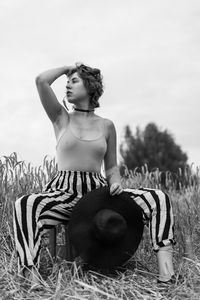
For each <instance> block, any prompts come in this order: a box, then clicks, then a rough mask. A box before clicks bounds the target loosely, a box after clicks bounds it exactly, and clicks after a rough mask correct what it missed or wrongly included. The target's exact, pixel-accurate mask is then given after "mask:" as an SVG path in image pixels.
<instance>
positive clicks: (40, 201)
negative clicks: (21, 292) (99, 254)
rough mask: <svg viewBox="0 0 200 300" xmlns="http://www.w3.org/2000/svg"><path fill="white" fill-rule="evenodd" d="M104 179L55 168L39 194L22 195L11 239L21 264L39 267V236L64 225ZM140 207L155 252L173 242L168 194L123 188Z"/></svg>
mask: <svg viewBox="0 0 200 300" xmlns="http://www.w3.org/2000/svg"><path fill="white" fill-rule="evenodd" d="M106 185H107V181H106V179H105V178H104V177H103V176H102V175H101V174H100V173H95V172H82V171H58V173H57V174H56V176H55V177H54V178H53V179H52V180H51V181H50V182H49V183H48V184H47V185H46V186H45V188H44V190H43V191H42V192H41V193H34V194H30V195H26V196H22V197H20V198H19V199H17V200H16V202H15V205H14V222H13V223H14V238H15V244H16V250H17V254H18V259H19V265H20V266H21V267H22V268H23V267H31V266H33V265H36V266H38V263H39V256H40V250H41V237H42V235H43V234H44V233H45V232H46V231H47V230H48V229H50V228H52V227H54V226H56V225H58V224H67V223H68V221H69V218H70V215H71V213H72V210H73V207H74V206H75V205H76V203H77V201H78V200H79V199H80V198H81V197H82V196H83V195H84V194H86V193H87V192H89V191H91V190H94V189H97V188H100V187H103V186H106ZM125 191H126V192H128V193H129V194H130V196H131V197H132V199H133V201H136V202H137V204H139V205H140V206H141V207H142V209H143V215H144V218H145V220H148V221H149V223H150V233H151V239H152V245H153V248H154V250H155V251H157V250H158V249H159V248H160V247H162V246H164V245H168V244H170V243H174V239H173V214H172V208H171V204H170V200H169V198H168V196H167V195H166V194H165V193H163V192H162V191H160V190H153V189H137V190H135V189H126V190H125Z"/></svg>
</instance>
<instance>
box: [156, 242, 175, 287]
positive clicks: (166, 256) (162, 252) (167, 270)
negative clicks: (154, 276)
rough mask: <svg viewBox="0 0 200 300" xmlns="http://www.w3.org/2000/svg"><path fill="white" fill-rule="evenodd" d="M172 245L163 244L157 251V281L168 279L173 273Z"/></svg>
mask: <svg viewBox="0 0 200 300" xmlns="http://www.w3.org/2000/svg"><path fill="white" fill-rule="evenodd" d="M172 258H173V248H172V245H168V246H164V247H161V248H160V249H159V251H158V252H157V259H158V270H159V279H158V282H167V281H170V280H171V278H172V277H173V275H174V267H173V262H172Z"/></svg>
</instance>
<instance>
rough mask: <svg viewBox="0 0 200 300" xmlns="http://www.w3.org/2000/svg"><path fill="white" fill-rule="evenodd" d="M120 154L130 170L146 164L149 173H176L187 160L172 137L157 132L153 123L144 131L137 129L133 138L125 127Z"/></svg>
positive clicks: (129, 130)
mask: <svg viewBox="0 0 200 300" xmlns="http://www.w3.org/2000/svg"><path fill="white" fill-rule="evenodd" d="M120 153H121V156H122V158H123V160H124V164H125V165H127V167H128V169H131V170H133V169H135V168H136V167H139V168H140V167H142V166H144V165H145V164H147V166H148V169H149V170H150V171H151V170H153V169H155V168H159V170H160V171H170V172H175V173H176V172H177V171H178V169H179V168H181V169H182V168H183V167H184V166H185V165H186V163H187V159H188V157H187V154H186V153H184V152H183V151H182V150H181V147H180V146H179V145H177V144H176V143H175V141H174V138H173V136H172V135H171V134H170V133H169V132H168V131H167V130H164V131H161V130H159V129H158V127H157V125H156V124H155V123H149V124H147V126H146V127H145V129H144V131H141V130H140V128H139V127H137V128H136V134H135V136H134V135H133V134H132V132H131V129H130V127H129V126H128V125H127V126H126V127H125V134H124V141H123V142H122V143H121V145H120Z"/></svg>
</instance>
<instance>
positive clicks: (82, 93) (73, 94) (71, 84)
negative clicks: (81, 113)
mask: <svg viewBox="0 0 200 300" xmlns="http://www.w3.org/2000/svg"><path fill="white" fill-rule="evenodd" d="M66 88H67V90H66V95H67V100H68V102H69V103H74V104H75V103H77V102H79V101H81V102H82V101H84V100H87V101H88V100H89V96H88V93H87V90H86V88H85V86H84V84H83V80H82V79H81V78H80V77H79V75H78V73H77V72H76V73H73V74H72V75H71V76H70V77H69V79H68V81H67V86H66Z"/></svg>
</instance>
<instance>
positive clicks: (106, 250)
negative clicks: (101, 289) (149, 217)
mask: <svg viewBox="0 0 200 300" xmlns="http://www.w3.org/2000/svg"><path fill="white" fill-rule="evenodd" d="M143 228H144V224H143V214H142V209H141V208H140V206H138V205H137V204H136V202H135V201H134V200H133V199H132V198H131V197H130V195H129V193H128V192H124V191H123V192H122V193H121V194H119V195H115V196H111V195H110V192H109V188H108V187H102V188H99V189H96V190H93V191H91V192H89V193H87V194H85V195H84V196H83V197H82V198H81V199H80V200H79V201H78V203H77V204H76V205H75V207H74V209H73V212H72V214H71V217H70V221H69V227H68V229H69V240H70V241H71V243H72V245H73V247H74V249H75V253H76V256H80V257H81V258H82V259H83V261H84V262H85V263H87V264H89V265H91V266H94V267H100V268H113V267H117V266H122V265H123V264H124V263H125V262H126V261H128V260H129V259H130V258H131V257H132V256H133V254H134V253H135V251H136V250H137V248H138V246H139V243H140V241H141V238H142V233H143Z"/></svg>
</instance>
